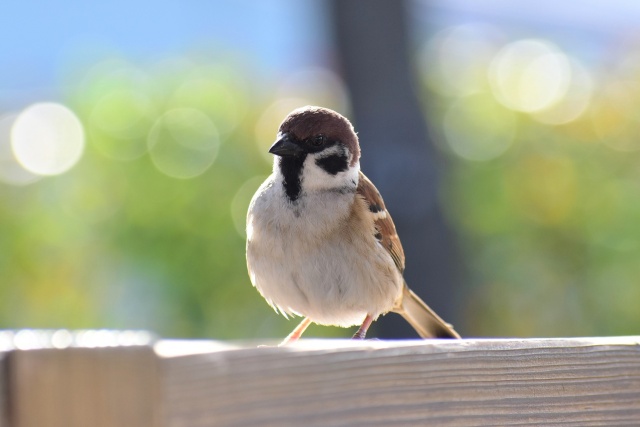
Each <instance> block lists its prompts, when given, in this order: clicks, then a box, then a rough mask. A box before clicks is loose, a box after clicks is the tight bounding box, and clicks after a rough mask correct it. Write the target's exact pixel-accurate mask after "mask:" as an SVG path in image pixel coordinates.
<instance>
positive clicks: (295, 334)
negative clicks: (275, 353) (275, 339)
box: [278, 317, 311, 347]
mask: <svg viewBox="0 0 640 427" xmlns="http://www.w3.org/2000/svg"><path fill="white" fill-rule="evenodd" d="M310 324H311V320H310V319H309V318H308V317H305V318H304V319H302V322H300V324H299V325H298V326H296V328H295V329H294V330H293V331H292V332H291V333H290V334H289V335H287V337H286V338H285V339H284V341H282V342H281V343H280V345H278V347H281V346H283V345H287V344H290V343H292V342H294V341H297V340H298V338H300V337H301V336H302V334H303V333H304V331H305V330H306V329H307V328H308V327H309V325H310Z"/></svg>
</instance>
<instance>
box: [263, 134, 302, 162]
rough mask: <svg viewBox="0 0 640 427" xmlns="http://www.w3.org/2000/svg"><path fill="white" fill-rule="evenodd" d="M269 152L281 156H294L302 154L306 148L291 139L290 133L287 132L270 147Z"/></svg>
mask: <svg viewBox="0 0 640 427" xmlns="http://www.w3.org/2000/svg"><path fill="white" fill-rule="evenodd" d="M269 152H270V153H271V154H275V155H276V156H280V157H292V156H298V155H300V154H302V153H303V152H304V150H303V149H302V148H301V147H300V146H299V145H298V144H296V143H295V142H293V141H291V139H289V135H288V134H286V133H285V134H284V135H282V136H281V138H280V139H278V140H277V141H276V142H275V144H273V145H272V146H271V148H269Z"/></svg>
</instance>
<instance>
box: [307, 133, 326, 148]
mask: <svg viewBox="0 0 640 427" xmlns="http://www.w3.org/2000/svg"><path fill="white" fill-rule="evenodd" d="M325 142H327V137H326V136H324V135H316V136H314V137H313V138H312V139H311V144H312V145H313V146H314V147H320V146H321V145H322V144H324V143H325Z"/></svg>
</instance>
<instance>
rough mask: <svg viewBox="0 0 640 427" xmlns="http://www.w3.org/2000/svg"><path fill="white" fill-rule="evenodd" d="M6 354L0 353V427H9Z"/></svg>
mask: <svg viewBox="0 0 640 427" xmlns="http://www.w3.org/2000/svg"><path fill="white" fill-rule="evenodd" d="M6 354H7V353H6V352H3V351H0V427H8V426H9V423H8V421H7V410H6V408H7V405H8V401H7V392H6V386H5V359H6Z"/></svg>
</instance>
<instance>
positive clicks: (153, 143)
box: [147, 108, 220, 179]
mask: <svg viewBox="0 0 640 427" xmlns="http://www.w3.org/2000/svg"><path fill="white" fill-rule="evenodd" d="M147 145H148V148H149V154H150V156H151V160H152V161H153V164H154V165H155V167H156V168H157V169H158V170H159V171H160V172H162V173H164V174H165V175H168V176H170V177H173V178H180V179H187V178H194V177H196V176H198V175H200V174H202V173H204V171H206V170H207V169H208V168H209V167H210V166H211V165H212V164H213V162H214V160H215V159H216V157H217V155H218V149H219V146H220V137H219V134H218V130H217V128H216V126H215V124H214V123H213V121H212V120H211V119H210V118H209V117H208V116H207V115H206V114H204V113H203V112H202V111H200V110H196V109H194V108H176V109H174V110H169V111H167V112H166V113H164V114H163V115H162V116H161V117H160V118H158V120H156V122H155V123H154V125H153V127H152V128H151V130H150V131H149V136H148V138H147Z"/></svg>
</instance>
